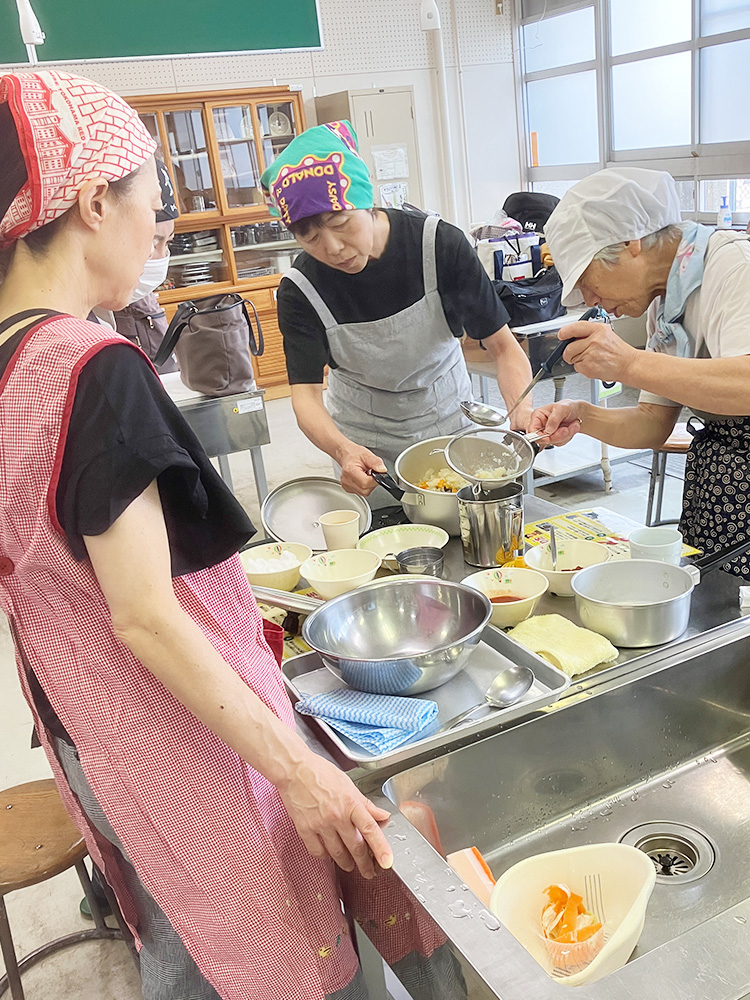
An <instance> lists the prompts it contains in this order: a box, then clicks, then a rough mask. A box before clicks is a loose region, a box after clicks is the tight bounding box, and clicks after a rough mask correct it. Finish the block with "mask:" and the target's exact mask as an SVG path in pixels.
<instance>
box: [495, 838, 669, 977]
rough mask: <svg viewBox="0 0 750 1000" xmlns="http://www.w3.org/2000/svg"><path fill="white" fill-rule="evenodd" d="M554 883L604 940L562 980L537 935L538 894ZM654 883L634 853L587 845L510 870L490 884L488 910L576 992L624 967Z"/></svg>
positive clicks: (643, 857)
mask: <svg viewBox="0 0 750 1000" xmlns="http://www.w3.org/2000/svg"><path fill="white" fill-rule="evenodd" d="M555 882H562V883H564V884H565V885H568V886H570V888H571V889H572V890H573V891H574V892H578V893H581V894H582V895H583V897H584V905H586V907H587V908H588V910H589V911H590V912H592V913H594V914H596V916H597V917H598V918H599V919H600V920H601V921H602V922H603V923H604V937H605V939H606V940H605V944H604V946H603V947H602V948H601V950H600V951H599V953H598V954H597V955H596V957H595V958H593V959H592V961H591V962H590V963H589V964H588V965H587V966H586V967H585V968H584V969H583V970H581V971H578V972H575V973H574V974H573V975H568V976H567V977H565V978H559V977H558V975H555V973H554V970H553V968H552V958H551V955H550V951H549V949H548V948H547V946H546V944H547V943H546V941H545V939H544V938H543V937H542V934H541V933H540V931H541V921H540V914H541V912H542V907H543V905H544V903H545V900H546V897H545V895H544V890H545V888H546V886H548V885H552V884H553V883H555ZM655 882H656V870H655V868H654V866H653V863H652V862H651V859H650V858H649V856H648V855H647V854H644V853H643V852H642V851H639V850H637V848H635V847H629V846H627V845H626V844H587V845H586V846H585V847H572V848H569V849H568V850H564V851H552V852H550V853H547V854H536V855H534V856H532V857H530V858H526V859H525V860H524V861H519V862H518V863H517V864H515V865H513V866H512V867H511V868H509V869H508V870H507V871H506V872H504V873H503V874H502V875H501V876H500V878H499V879H498V880H497V882H496V883H495V888H494V889H493V890H492V896H491V897H490V910H491V911H492V912H493V913H494V915H495V916H496V917H497V918H498V919H499V920H500V921H501V923H502V924H504V926H505V927H507V928H508V930H509V931H510V932H511V934H512V935H513V937H514V938H516V940H517V941H520V942H521V944H522V945H523V946H524V948H525V949H526V951H528V952H529V954H530V955H532V956H533V957H534V958H535V959H536V960H537V962H538V963H539V964H540V965H541V966H542V968H543V969H545V970H546V971H547V972H548V973H549V974H550V975H552V976H553V977H554V978H555V979H557V981H558V982H559V983H560V984H561V985H564V986H581V985H582V984H583V983H593V982H596V980H597V979H601V978H602V977H603V976H606V975H609V973H610V972H615V970H617V969H619V968H621V967H622V966H623V965H624V964H625V963H626V962H627V960H628V958H629V957H630V955H631V954H632V952H633V949H634V948H635V946H636V944H637V943H638V938H639V937H640V936H641V931H642V930H643V924H644V921H645V919H646V907H647V905H648V901H649V898H650V896H651V893H652V892H653V888H654V884H655ZM589 896H590V897H591V898H589ZM598 910H602V911H603V912H598Z"/></svg>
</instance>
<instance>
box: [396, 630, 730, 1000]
mask: <svg viewBox="0 0 750 1000" xmlns="http://www.w3.org/2000/svg"><path fill="white" fill-rule="evenodd" d="M383 791H384V792H385V795H386V796H387V797H388V799H390V801H391V802H392V803H395V804H396V805H399V804H400V803H401V802H403V801H404V800H406V799H415V798H417V799H420V800H421V801H422V802H423V803H425V804H426V805H428V806H429V807H430V809H432V811H433V813H434V815H435V819H436V822H437V826H438V829H439V831H440V837H441V840H442V845H443V847H444V849H445V851H446V852H450V851H454V850H458V849H460V848H462V847H468V846H471V845H472V844H475V845H476V846H477V847H478V848H479V849H480V850H481V851H482V853H483V854H484V855H485V857H486V858H487V860H488V861H489V863H490V866H491V867H492V869H493V872H494V874H495V876H496V877H497V876H498V875H500V874H501V873H502V872H503V871H504V870H506V869H507V868H508V867H510V866H511V865H513V864H515V863H516V862H517V861H519V860H521V859H522V858H525V857H528V856H530V855H532V854H538V853H541V852H544V851H551V850H557V849H561V848H564V847H571V846H577V845H580V844H587V843H594V842H599V841H618V840H625V842H627V843H632V844H634V845H635V846H639V847H641V849H644V850H646V851H647V853H649V854H650V855H651V856H652V858H653V860H654V863H655V865H656V866H657V873H658V874H657V885H656V888H655V890H654V893H653V896H652V900H651V903H650V904H649V908H648V913H647V918H646V925H645V928H644V932H643V935H642V937H641V940H640V942H639V946H638V948H637V950H636V952H635V954H634V956H633V958H632V959H631V961H630V962H629V964H628V965H627V966H626V967H625V968H624V969H622V970H620V971H619V972H617V973H614V974H613V975H611V976H609V977H607V978H606V979H604V980H602V981H601V982H600V983H597V984H594V985H592V986H587V987H582V988H581V993H582V995H583V996H586V997H592V998H594V997H596V998H600V997H601V998H604V997H606V998H607V1000H619V998H621V997H622V998H625V997H639V998H647V997H648V998H651V997H654V998H659V1000H662V998H663V1000H672V998H675V1000H676V998H680V1000H682V998H691V1000H692V998H701V1000H737V998H739V997H744V996H745V995H746V994H747V992H748V987H749V986H750V622H748V621H747V620H745V621H741V622H736V623H732V624H729V625H726V626H722V627H721V628H719V629H716V630H714V631H713V632H709V633H706V634H705V635H704V636H703V637H701V639H700V640H693V641H691V642H690V643H685V644H683V645H682V646H680V645H679V644H678V645H677V646H675V647H671V648H670V650H669V652H668V653H667V654H665V655H664V656H663V657H662V659H661V661H659V660H658V657H657V658H656V659H655V660H652V661H650V662H649V663H648V664H645V665H641V666H640V667H639V668H637V669H635V670H631V671H629V672H628V671H624V672H623V673H622V674H620V675H616V676H612V677H611V678H609V679H608V680H606V681H603V682H602V683H601V684H599V685H598V686H597V685H594V686H590V687H588V688H586V687H582V688H581V689H580V690H579V691H578V694H577V695H575V694H574V695H573V696H572V697H571V698H569V699H568V700H567V704H564V705H563V706H562V707H558V710H556V711H552V712H550V713H549V714H547V715H545V716H543V717H540V718H536V719H534V720H532V721H530V722H528V723H526V724H523V725H520V726H518V727H517V728H515V729H511V730H509V731H506V732H502V733H499V734H498V735H496V736H493V737H490V738H487V739H485V740H483V741H482V742H480V743H476V744H473V745H471V746H467V747H464V748H462V749H460V750H457V751H455V752H453V753H450V754H446V755H445V756H443V757H441V758H438V759H437V760H433V761H429V762H427V763H424V764H420V765H418V766H416V767H413V768H411V769H409V770H407V771H404V772H402V773H401V774H398V775H395V776H393V777H391V778H390V779H389V780H388V781H387V782H386V783H385V785H384V788H383ZM390 840H391V843H392V844H393V846H394V854H395V855H396V865H395V867H396V870H397V872H398V873H399V875H400V876H401V877H402V879H403V880H404V882H405V883H406V884H407V885H408V886H409V887H410V888H411V889H412V891H415V892H416V891H417V890H419V889H420V888H421V891H420V892H419V897H420V900H421V901H423V905H424V906H425V907H426V908H427V910H428V911H429V912H430V914H431V915H432V916H433V917H434V919H436V920H437V921H438V923H440V924H441V926H443V928H444V929H445V930H446V932H447V933H448V935H449V937H450V938H451V940H452V941H453V947H454V951H455V952H456V954H458V955H459V956H460V957H461V958H462V959H463V962H464V965H465V967H466V968H467V969H468V971H469V972H470V973H471V974H472V981H473V982H476V983H477V984H479V985H476V986H475V987H473V989H472V994H471V995H472V997H473V996H477V997H493V996H495V997H502V998H504V1000H534V998H537V997H538V998H546V997H553V996H559V991H560V989H561V987H560V986H559V985H558V984H556V983H554V982H553V981H552V980H550V979H549V978H548V977H547V976H546V974H545V973H544V972H543V971H542V970H541V969H540V968H539V967H538V966H537V965H536V964H535V963H534V962H533V960H531V959H530V957H529V956H527V955H526V953H525V952H524V951H523V950H522V949H520V947H519V946H518V944H517V943H516V942H515V940H514V939H513V938H512V937H511V936H510V935H509V934H508V933H507V932H506V931H505V929H504V928H500V929H499V931H497V930H492V922H491V920H490V919H489V918H488V915H487V914H486V912H485V913H484V914H483V912H482V907H481V904H480V903H479V901H478V900H476V899H475V898H474V897H473V896H472V894H471V893H469V892H467V891H466V890H463V889H461V890H460V895H461V901H462V904H463V905H462V906H461V907H457V906H456V903H457V896H456V891H455V878H453V879H451V877H450V874H449V870H446V866H445V862H444V861H443V859H442V858H441V857H440V856H439V855H438V854H437V853H436V852H435V851H434V850H432V849H431V848H430V846H429V845H428V844H427V843H426V842H425V841H424V840H423V839H422V838H421V836H420V835H419V834H418V833H417V832H416V831H415V830H414V829H413V828H412V827H410V826H409V825H408V823H407V821H406V819H405V817H404V816H403V815H402V814H399V813H397V814H395V815H394V820H393V832H392V834H391V836H390ZM450 883H452V884H453V889H449V884H450ZM427 886H429V891H427V890H426V888H425V887H427ZM461 910H468V911H469V917H470V919H466V918H465V917H466V914H462V916H464V919H463V920H461V921H460V923H459V921H457V920H456V919H455V917H456V915H457V913H458V912H460V911H461ZM488 925H489V926H488Z"/></svg>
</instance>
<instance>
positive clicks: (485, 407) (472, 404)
mask: <svg viewBox="0 0 750 1000" xmlns="http://www.w3.org/2000/svg"><path fill="white" fill-rule="evenodd" d="M461 410H462V412H463V413H464V414H465V415H466V416H467V417H468V418H469V420H473V421H474V423H475V424H482V426H483V427H501V426H502V425H503V424H504V423H505V421H506V420H507V419H508V414H507V413H503V411H502V410H498V408H497V407H496V406H490V405H489V404H488V403H478V402H477V401H476V400H475V399H465V400H464V401H463V402H462V403H461Z"/></svg>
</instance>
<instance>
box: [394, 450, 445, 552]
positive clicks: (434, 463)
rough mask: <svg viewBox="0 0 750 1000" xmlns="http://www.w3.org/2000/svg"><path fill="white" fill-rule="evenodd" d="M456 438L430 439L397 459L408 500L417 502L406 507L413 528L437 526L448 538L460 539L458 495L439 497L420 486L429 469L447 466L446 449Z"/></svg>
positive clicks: (438, 494) (401, 484)
mask: <svg viewBox="0 0 750 1000" xmlns="http://www.w3.org/2000/svg"><path fill="white" fill-rule="evenodd" d="M453 437H454V435H453V434H450V435H448V436H446V437H436V438H428V439H427V440H426V441H419V442H418V443H417V444H413V445H412V446H411V447H410V448H407V449H406V450H405V451H402V452H401V454H400V455H399V456H398V458H397V459H396V478H397V479H398V482H399V485H400V486H401V487H403V489H404V490H405V491H406V494H407V497H409V496H411V495H412V494H414V495H415V502H413V503H405V504H404V511H405V512H406V516H407V517H408V518H409V520H410V521H412V522H413V523H414V524H436V525H437V526H438V528H442V529H443V530H444V531H447V532H448V534H449V535H454V536H455V535H459V534H460V528H459V525H458V500H457V499H456V494H455V493H438V492H436V491H435V490H424V489H421V488H420V487H419V486H417V483H418V482H419V481H420V480H421V479H424V475H425V473H426V472H427V470H428V469H430V468H432V469H441V468H445V467H446V466H447V464H448V463H447V462H446V459H445V446H446V445H447V444H448V442H449V441H451V440H453Z"/></svg>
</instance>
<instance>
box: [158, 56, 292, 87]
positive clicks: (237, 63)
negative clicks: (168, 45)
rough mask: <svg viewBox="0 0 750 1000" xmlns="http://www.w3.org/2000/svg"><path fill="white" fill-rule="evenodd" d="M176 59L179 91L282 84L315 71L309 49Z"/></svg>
mask: <svg viewBox="0 0 750 1000" xmlns="http://www.w3.org/2000/svg"><path fill="white" fill-rule="evenodd" d="M173 62H174V75H175V83H176V84H177V89H178V90H201V89H204V88H205V87H207V86H211V87H243V86H245V87H251V86H254V85H256V84H257V83H258V82H260V81H264V82H266V83H270V82H271V81H272V80H277V81H278V83H280V84H282V83H286V82H287V81H288V80H295V79H298V78H299V77H304V76H310V75H311V74H312V69H311V64H310V53H309V52H264V53H262V54H261V53H258V54H257V55H254V54H247V55H231V56H229V55H228V56H196V57H194V58H192V59H175V60H173ZM208 80H210V81H211V83H210V84H208V83H207V81H208Z"/></svg>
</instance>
